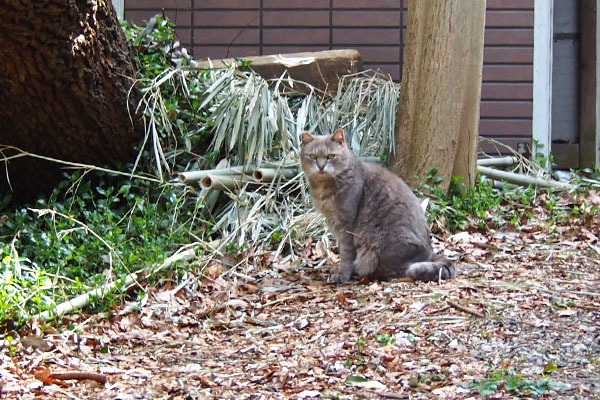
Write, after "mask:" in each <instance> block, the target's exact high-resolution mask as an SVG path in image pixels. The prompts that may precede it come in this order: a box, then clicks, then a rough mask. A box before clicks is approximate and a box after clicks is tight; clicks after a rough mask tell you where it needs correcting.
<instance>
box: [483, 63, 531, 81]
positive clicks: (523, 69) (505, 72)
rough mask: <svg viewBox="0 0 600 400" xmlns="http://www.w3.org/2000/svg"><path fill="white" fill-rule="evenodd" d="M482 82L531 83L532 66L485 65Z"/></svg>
mask: <svg viewBox="0 0 600 400" xmlns="http://www.w3.org/2000/svg"><path fill="white" fill-rule="evenodd" d="M483 81H484V82H489V81H496V82H497V81H503V82H515V81H516V82H532V81H533V65H485V64H484V66H483Z"/></svg>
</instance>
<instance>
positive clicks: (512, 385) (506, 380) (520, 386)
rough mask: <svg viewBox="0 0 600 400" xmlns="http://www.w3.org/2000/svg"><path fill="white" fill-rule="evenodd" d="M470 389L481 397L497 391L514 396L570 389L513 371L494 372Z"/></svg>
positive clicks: (560, 383)
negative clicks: (525, 376) (530, 378)
mask: <svg viewBox="0 0 600 400" xmlns="http://www.w3.org/2000/svg"><path fill="white" fill-rule="evenodd" d="M467 387H468V388H470V389H473V390H476V391H477V392H479V394H480V395H481V396H490V395H492V394H494V393H495V392H497V391H505V392H509V393H511V394H513V395H540V394H544V393H546V392H547V391H548V390H551V389H568V388H569V385H567V384H565V383H562V382H559V381H556V380H554V379H552V378H541V379H536V380H529V379H526V378H524V377H523V376H522V375H519V374H517V373H515V372H514V371H513V370H512V369H506V370H499V371H493V372H492V373H491V374H490V376H489V377H487V378H485V379H482V380H479V381H474V382H471V383H469V384H468V385H467Z"/></svg>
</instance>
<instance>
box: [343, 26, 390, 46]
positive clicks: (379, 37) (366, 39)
mask: <svg viewBox="0 0 600 400" xmlns="http://www.w3.org/2000/svg"><path fill="white" fill-rule="evenodd" d="M333 43H335V44H336V45H338V46H339V45H361V44H363V45H365V44H368V45H375V46H377V45H382V44H390V45H399V44H400V29H399V28H396V29H377V28H361V29H358V28H356V29H351V28H333Z"/></svg>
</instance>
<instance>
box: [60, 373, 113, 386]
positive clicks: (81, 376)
mask: <svg viewBox="0 0 600 400" xmlns="http://www.w3.org/2000/svg"><path fill="white" fill-rule="evenodd" d="M49 378H51V379H60V380H61V381H67V380H71V379H75V380H79V381H82V380H86V379H89V380H92V381H96V382H100V383H102V384H105V383H106V382H107V381H108V378H107V377H106V375H102V374H98V373H95V372H86V371H68V372H53V373H51V374H50V376H49Z"/></svg>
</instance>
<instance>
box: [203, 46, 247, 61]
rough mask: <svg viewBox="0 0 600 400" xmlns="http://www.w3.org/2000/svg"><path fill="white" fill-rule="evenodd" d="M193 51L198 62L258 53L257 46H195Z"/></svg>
mask: <svg viewBox="0 0 600 400" xmlns="http://www.w3.org/2000/svg"><path fill="white" fill-rule="evenodd" d="M193 50H194V56H195V57H196V58H197V59H199V60H204V59H207V58H210V59H213V60H217V59H223V58H229V57H250V56H255V55H257V54H258V52H259V48H258V46H231V47H230V46H195V47H194V48H193Z"/></svg>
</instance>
